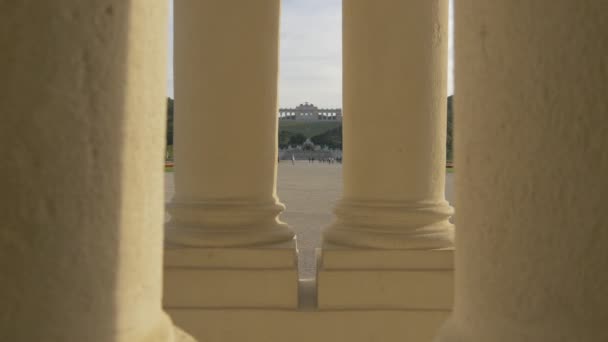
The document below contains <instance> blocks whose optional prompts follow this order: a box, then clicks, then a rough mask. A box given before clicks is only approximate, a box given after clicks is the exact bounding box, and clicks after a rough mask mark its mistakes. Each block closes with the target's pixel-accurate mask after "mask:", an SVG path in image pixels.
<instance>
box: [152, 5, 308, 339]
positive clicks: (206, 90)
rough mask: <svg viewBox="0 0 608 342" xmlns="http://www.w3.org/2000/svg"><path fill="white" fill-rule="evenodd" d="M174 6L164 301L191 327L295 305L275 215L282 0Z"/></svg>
mask: <svg viewBox="0 0 608 342" xmlns="http://www.w3.org/2000/svg"><path fill="white" fill-rule="evenodd" d="M174 5H175V70H174V71H175V123H174V128H175V139H174V142H175V148H174V151H175V175H174V176H175V197H174V198H173V200H172V201H171V203H170V204H169V205H168V211H169V214H170V215H171V219H170V221H169V222H168V223H167V242H168V243H167V245H166V248H165V280H164V281H165V283H164V285H165V286H164V292H165V295H164V298H163V299H164V305H165V308H166V309H167V310H168V311H169V313H170V314H171V315H172V317H173V318H174V319H175V320H176V322H178V324H181V325H184V326H187V325H190V326H191V325H192V324H191V323H192V322H193V321H192V320H190V319H187V318H184V317H192V319H194V321H195V322H203V321H208V320H206V319H205V317H207V316H206V315H209V314H210V313H212V312H217V310H218V309H222V310H230V309H243V308H248V309H252V308H258V309H259V308H262V309H277V308H280V309H295V308H296V307H297V303H298V296H297V295H298V283H297V282H298V274H297V254H296V248H295V241H294V239H293V237H294V234H293V232H292V231H291V230H290V229H289V228H288V227H287V226H286V225H285V224H284V223H282V222H280V221H279V220H278V219H277V216H278V214H279V213H280V212H281V211H282V210H283V209H284V206H283V205H282V204H280V203H279V202H278V200H277V196H276V172H277V169H276V163H277V156H278V151H277V150H278V146H277V144H278V142H277V125H278V118H277V112H278V106H277V83H278V63H279V59H278V58H279V17H280V0H255V1H251V0H231V1H225V0H179V1H175V4H174ZM210 329H217V330H219V331H226V330H225V329H224V328H222V327H218V326H214V327H212V328H210ZM223 334H224V333H220V335H218V336H220V337H219V338H220V339H222V338H223V339H226V338H228V337H226V336H224V335H223ZM195 337H197V336H195ZM198 337H201V338H204V337H205V336H204V335H199V336H198Z"/></svg>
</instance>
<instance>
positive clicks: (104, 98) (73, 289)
mask: <svg viewBox="0 0 608 342" xmlns="http://www.w3.org/2000/svg"><path fill="white" fill-rule="evenodd" d="M166 15H167V8H166V3H165V2H163V1H148V0H130V1H124V0H114V1H98V0H91V1H79V0H64V1H42V2H38V1H37V2H29V1H26V2H9V3H7V2H3V3H2V4H1V5H0V32H2V33H1V34H0V51H2V57H0V73H1V74H2V75H3V79H4V81H3V82H2V83H1V84H0V94H2V95H0V117H1V118H2V119H1V121H2V124H1V125H0V145H1V146H2V148H3V151H4V152H3V154H2V162H1V163H0V183H1V184H2V186H1V188H2V191H0V217H2V225H1V228H0V274H1V276H0V278H1V279H2V280H1V281H0V303H2V309H1V311H2V312H1V313H0V340H2V341H89V342H107V341H117V342H127V341H129V342H132V341H142V342H143V341H146V342H147V341H173V340H174V336H173V327H172V324H171V322H170V321H169V320H168V319H167V318H166V315H164V314H163V312H162V310H161V285H162V277H161V252H162V248H161V244H162V219H163V201H162V193H163V192H162V191H163V190H162V180H163V178H162V177H163V171H162V159H163V150H164V146H163V129H164V119H163V116H164V111H165V101H166V100H165V99H166V98H165V92H166V89H165V84H166V74H165V71H164V70H165V68H166V35H167V32H166V19H167V18H166Z"/></svg>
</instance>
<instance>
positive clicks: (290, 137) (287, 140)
mask: <svg viewBox="0 0 608 342" xmlns="http://www.w3.org/2000/svg"><path fill="white" fill-rule="evenodd" d="M173 107H174V101H173V99H172V98H167V137H166V139H167V145H168V146H171V145H173V115H174V110H173ZM447 107H448V108H447V109H448V123H447V142H446V158H447V159H448V160H452V158H453V156H454V129H453V127H454V96H453V95H452V96H449V97H448V100H447ZM278 140H279V147H280V148H286V147H288V146H298V145H302V144H303V143H304V142H305V141H306V136H304V135H303V134H301V133H292V132H289V131H280V132H279V139H278ZM310 140H311V141H312V142H313V143H314V144H315V145H321V146H327V147H329V148H338V149H341V148H342V126H340V127H337V128H334V129H331V130H329V131H326V132H324V133H321V134H318V135H315V136H313V137H311V138H310Z"/></svg>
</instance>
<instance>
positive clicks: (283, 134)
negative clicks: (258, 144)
mask: <svg viewBox="0 0 608 342" xmlns="http://www.w3.org/2000/svg"><path fill="white" fill-rule="evenodd" d="M292 136H293V133H291V132H289V131H280V132H279V148H287V147H288V146H289V141H290V139H291V137H292Z"/></svg>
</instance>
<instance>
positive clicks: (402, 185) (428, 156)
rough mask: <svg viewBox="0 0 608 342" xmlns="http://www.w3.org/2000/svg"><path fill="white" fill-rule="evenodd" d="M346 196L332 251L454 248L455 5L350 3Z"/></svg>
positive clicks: (427, 0) (441, 0) (331, 232)
mask: <svg viewBox="0 0 608 342" xmlns="http://www.w3.org/2000/svg"><path fill="white" fill-rule="evenodd" d="M343 7H344V17H343V30H344V31H343V45H344V51H343V54H344V57H343V58H344V123H343V124H344V171H343V172H344V193H343V197H342V200H341V201H340V203H339V204H338V205H337V208H336V210H335V213H336V221H335V223H334V224H333V225H332V226H331V227H329V229H328V230H327V231H326V232H325V241H327V242H331V243H334V244H339V245H350V246H359V247H374V248H392V249H421V248H425V249H428V248H440V247H448V246H450V245H451V231H452V225H451V224H450V223H449V222H448V218H449V216H450V215H451V214H452V208H451V207H450V206H449V204H448V203H447V202H446V200H445V196H444V185H445V157H446V156H445V143H446V101H447V100H446V98H447V90H446V74H447V39H448V35H447V26H448V25H447V24H448V2H447V0H416V1H398V0H378V1H362V0H352V1H344V3H343Z"/></svg>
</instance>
